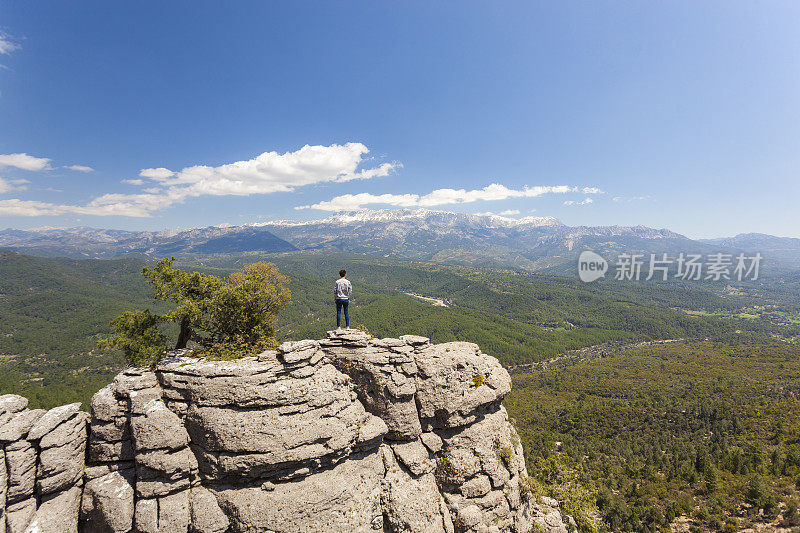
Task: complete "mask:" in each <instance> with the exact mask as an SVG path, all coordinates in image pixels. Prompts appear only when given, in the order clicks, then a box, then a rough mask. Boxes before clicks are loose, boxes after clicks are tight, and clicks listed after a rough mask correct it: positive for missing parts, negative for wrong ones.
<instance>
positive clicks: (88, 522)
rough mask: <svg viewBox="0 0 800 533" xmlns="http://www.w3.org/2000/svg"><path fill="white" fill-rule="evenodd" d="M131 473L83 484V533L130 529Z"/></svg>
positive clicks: (131, 515)
mask: <svg viewBox="0 0 800 533" xmlns="http://www.w3.org/2000/svg"><path fill="white" fill-rule="evenodd" d="M134 479H135V475H134V471H133V470H120V471H115V472H110V473H108V474H106V475H105V476H102V477H99V478H97V479H93V480H91V481H89V482H88V483H86V486H85V487H84V491H83V500H82V502H81V517H82V518H81V519H82V522H83V531H86V532H88V533H95V532H96V533H107V532H112V533H122V532H128V531H130V530H131V529H132V528H133V512H134V504H133V496H134V490H133V486H134Z"/></svg>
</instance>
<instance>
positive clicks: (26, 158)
mask: <svg viewBox="0 0 800 533" xmlns="http://www.w3.org/2000/svg"><path fill="white" fill-rule="evenodd" d="M49 163H50V159H48V158H46V157H33V156H32V155H28V154H0V167H16V168H19V169H22V170H34V171H35V170H46V169H49V168H50V165H49Z"/></svg>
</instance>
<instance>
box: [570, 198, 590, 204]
mask: <svg viewBox="0 0 800 533" xmlns="http://www.w3.org/2000/svg"><path fill="white" fill-rule="evenodd" d="M591 203H594V200H593V199H591V198H584V199H583V200H581V201H580V202H576V201H575V200H567V201H565V202H564V205H589V204H591Z"/></svg>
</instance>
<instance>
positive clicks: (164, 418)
mask: <svg viewBox="0 0 800 533" xmlns="http://www.w3.org/2000/svg"><path fill="white" fill-rule="evenodd" d="M130 424H131V435H132V437H133V442H134V445H135V447H136V451H137V452H142V451H146V450H157V449H162V448H166V449H170V450H177V449H180V448H182V447H184V446H186V445H187V444H189V435H188V434H187V433H186V429H185V428H184V427H183V422H182V421H181V419H180V418H179V417H178V415H176V414H175V413H173V412H172V411H170V410H169V409H168V408H167V406H166V404H164V402H163V401H161V400H160V399H157V400H151V401H150V402H149V403H148V406H147V408H146V410H145V412H144V413H143V414H141V415H139V416H133V417H132V418H131V421H130Z"/></svg>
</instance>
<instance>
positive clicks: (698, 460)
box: [506, 342, 800, 532]
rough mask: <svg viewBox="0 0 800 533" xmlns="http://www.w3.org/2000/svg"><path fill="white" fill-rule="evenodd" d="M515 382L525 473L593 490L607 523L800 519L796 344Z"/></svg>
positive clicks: (666, 357)
mask: <svg viewBox="0 0 800 533" xmlns="http://www.w3.org/2000/svg"><path fill="white" fill-rule="evenodd" d="M513 377H514V389H513V391H512V394H511V396H510V397H509V398H508V399H507V400H506V407H507V409H508V411H509V414H510V415H511V416H512V417H513V418H514V419H515V421H516V426H517V428H518V430H519V432H520V435H521V438H522V441H523V444H524V446H525V453H526V461H527V463H528V468H529V473H530V474H531V475H532V476H533V477H535V478H536V479H538V480H539V481H540V482H541V483H543V484H547V485H549V486H551V487H553V488H552V489H551V492H552V493H553V494H554V495H555V496H560V497H562V498H563V497H565V496H566V497H567V498H570V497H574V496H575V495H576V494H577V495H580V494H584V493H590V494H593V495H594V497H593V498H592V499H593V501H592V502H591V504H592V505H591V506H590V507H588V508H584V509H583V512H587V511H588V512H590V514H591V512H594V513H595V514H597V515H599V516H600V517H602V521H603V524H604V526H605V527H606V528H608V529H610V530H613V531H645V532H647V531H660V530H662V529H663V528H665V527H666V526H668V525H669V524H670V523H671V522H672V521H673V520H674V519H675V518H676V517H677V516H681V515H684V516H689V517H691V519H692V524H693V526H694V527H695V528H697V529H698V530H711V531H738V530H739V529H740V528H746V527H750V526H751V525H752V524H753V523H755V522H761V523H767V524H773V526H776V527H777V526H780V525H783V526H785V527H794V526H798V525H800V515H798V512H797V508H798V505H800V500H798V487H800V398H799V397H798V395H799V394H800V346H798V345H796V344H795V345H787V344H783V343H781V344H771V345H766V344H762V345H752V346H733V345H730V344H725V343H713V342H698V343H686V344H684V343H676V344H671V345H660V346H652V347H646V348H637V349H633V350H629V351H625V352H623V353H620V354H617V355H615V356H613V357H608V358H603V359H597V360H594V361H589V362H584V363H582V364H580V365H574V366H569V367H565V368H561V369H557V370H545V371H542V372H537V373H532V374H516V375H514V376H513ZM576 485H577V487H579V488H580V489H583V490H582V491H581V490H576ZM779 515H780V516H779Z"/></svg>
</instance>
